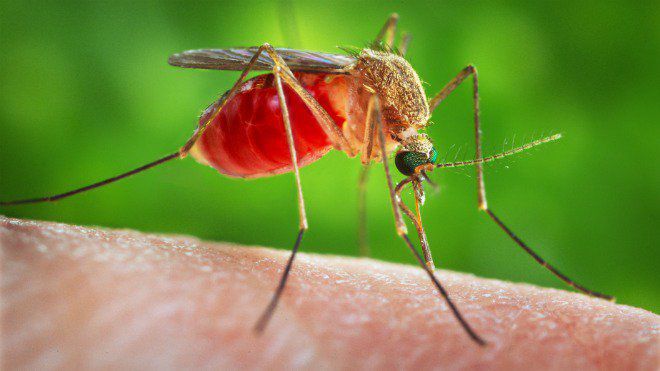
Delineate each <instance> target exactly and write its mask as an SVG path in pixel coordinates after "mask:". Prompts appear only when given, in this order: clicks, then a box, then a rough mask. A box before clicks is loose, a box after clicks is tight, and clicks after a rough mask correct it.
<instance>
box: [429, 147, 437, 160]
mask: <svg viewBox="0 0 660 371" xmlns="http://www.w3.org/2000/svg"><path fill="white" fill-rule="evenodd" d="M437 159H438V151H437V150H436V149H435V147H433V148H431V151H430V152H429V162H430V163H432V164H435V161H436V160H437Z"/></svg>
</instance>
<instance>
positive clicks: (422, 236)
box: [394, 177, 435, 270]
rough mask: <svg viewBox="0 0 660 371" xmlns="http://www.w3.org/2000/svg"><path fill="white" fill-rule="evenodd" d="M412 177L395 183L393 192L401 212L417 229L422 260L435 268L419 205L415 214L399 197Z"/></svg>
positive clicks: (432, 268)
mask: <svg viewBox="0 0 660 371" xmlns="http://www.w3.org/2000/svg"><path fill="white" fill-rule="evenodd" d="M412 181H413V178H412V177H408V178H406V179H404V180H402V181H401V182H399V184H397V185H396V187H395V188H394V193H395V194H396V200H397V204H398V205H399V207H400V208H401V210H402V211H403V213H404V214H405V215H406V216H407V217H408V218H409V219H410V220H411V221H412V222H413V224H414V225H415V229H417V235H418V236H419V242H420V243H421V245H422V253H423V254H424V261H425V263H426V266H427V267H429V268H430V269H431V270H435V264H434V263H433V255H431V249H430V248H429V242H428V239H427V238H426V232H425V231H424V227H423V226H422V218H421V217H420V215H419V207H418V208H417V212H418V213H417V215H415V213H413V212H412V210H410V208H409V207H408V206H407V205H406V204H405V203H404V202H403V199H402V198H401V192H402V191H403V187H405V186H406V185H407V184H408V183H410V182H412ZM415 202H416V205H418V204H417V202H418V201H417V199H416V198H415Z"/></svg>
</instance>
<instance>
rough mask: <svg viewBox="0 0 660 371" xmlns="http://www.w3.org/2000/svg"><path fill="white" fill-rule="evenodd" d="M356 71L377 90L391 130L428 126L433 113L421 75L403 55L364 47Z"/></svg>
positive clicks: (384, 117) (385, 119) (383, 112)
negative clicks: (430, 109)
mask: <svg viewBox="0 0 660 371" xmlns="http://www.w3.org/2000/svg"><path fill="white" fill-rule="evenodd" d="M355 73H357V74H358V75H360V76H361V77H362V78H363V80H364V83H365V85H367V86H369V87H370V88H371V89H373V90H374V91H375V92H376V94H378V98H379V99H380V101H381V107H382V115H383V119H384V121H385V122H386V123H387V125H388V126H389V128H390V130H391V131H394V132H396V131H404V130H406V129H407V128H410V127H412V128H414V129H422V128H424V127H425V126H426V124H427V122H428V120H429V116H430V112H429V106H428V103H427V101H426V93H425V92H424V88H423V87H422V82H421V80H420V79H419V76H418V75H417V73H416V72H415V70H414V69H413V68H412V66H411V65H410V63H408V61H406V60H405V59H404V58H403V57H401V56H399V55H396V54H393V53H388V52H381V51H375V50H371V49H364V50H362V52H361V53H360V55H359V56H358V61H357V63H356V64H355Z"/></svg>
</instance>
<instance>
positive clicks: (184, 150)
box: [0, 46, 265, 206]
mask: <svg viewBox="0 0 660 371" xmlns="http://www.w3.org/2000/svg"><path fill="white" fill-rule="evenodd" d="M264 48H265V47H263V46H262V47H261V48H259V50H258V51H257V53H255V54H254V56H253V57H252V59H251V60H250V62H249V63H248V65H247V67H246V68H245V70H243V73H241V76H240V77H239V78H238V80H237V81H236V83H234V86H232V88H231V89H230V90H229V92H228V93H227V94H225V95H224V96H223V97H222V99H221V100H220V102H219V103H218V104H216V108H215V111H214V112H213V114H211V116H210V117H209V119H208V120H206V122H204V123H203V124H202V125H200V126H198V127H197V129H196V130H195V132H194V133H193V135H192V136H191V137H190V139H188V141H187V142H186V143H185V144H184V145H183V147H181V148H180V149H179V150H178V151H177V152H175V153H172V154H169V155H167V156H165V157H163V158H160V159H158V160H155V161H153V162H150V163H148V164H146V165H142V166H140V167H138V168H136V169H133V170H130V171H127V172H125V173H122V174H119V175H117V176H114V177H112V178H108V179H105V180H102V181H100V182H96V183H93V184H90V185H87V186H84V187H81V188H78V189H74V190H71V191H67V192H64V193H60V194H56V195H53V196H46V197H37V198H29V199H24V200H16V201H0V206H9V205H20V204H30V203H40V202H52V201H58V200H61V199H63V198H67V197H70V196H73V195H76V194H79V193H83V192H86V191H90V190H92V189H96V188H99V187H103V186H105V185H108V184H110V183H114V182H116V181H118V180H121V179H124V178H127V177H129V176H131V175H135V174H138V173H141V172H143V171H145V170H148V169H151V168H152V167H155V166H158V165H161V164H163V163H165V162H169V161H171V160H174V159H177V158H184V157H186V156H187V155H188V152H189V151H190V149H191V148H192V146H193V145H194V144H195V142H196V141H197V139H199V137H200V136H201V135H202V133H204V130H206V128H207V126H208V125H209V124H210V123H211V122H213V120H214V119H215V118H216V117H217V115H218V114H219V113H220V111H221V110H222V107H224V105H225V102H227V101H228V100H229V98H231V96H232V95H233V94H234V93H235V92H236V90H237V89H238V87H239V86H240V84H241V83H242V82H243V80H245V77H246V76H247V74H248V72H250V70H251V69H252V67H253V66H254V64H255V62H256V60H257V58H259V55H260V54H261V53H262V52H263V49H264Z"/></svg>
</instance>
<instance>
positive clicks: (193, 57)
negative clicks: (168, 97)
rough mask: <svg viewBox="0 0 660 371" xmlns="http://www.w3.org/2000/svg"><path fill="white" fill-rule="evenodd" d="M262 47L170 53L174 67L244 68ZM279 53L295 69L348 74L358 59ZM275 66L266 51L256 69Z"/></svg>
mask: <svg viewBox="0 0 660 371" xmlns="http://www.w3.org/2000/svg"><path fill="white" fill-rule="evenodd" d="M258 49H259V48H257V47H252V48H243V49H199V50H187V51H185V52H182V53H178V54H174V55H172V56H170V58H169V60H168V62H169V64H171V65H172V66H178V67H184V68H199V69H205V70H225V71H242V70H244V69H245V67H247V64H248V63H249V62H250V59H252V57H253V56H254V54H255V53H256V52H257V50H258ZM275 51H276V52H277V54H279V55H280V57H282V59H284V61H285V62H286V64H287V65H288V66H289V68H291V70H292V71H305V72H324V73H337V74H345V73H347V72H346V71H345V70H344V67H346V66H348V65H350V64H352V63H354V62H355V61H356V59H355V58H354V57H352V56H350V55H343V54H328V53H320V52H309V51H302V50H295V49H286V48H277V49H275ZM272 68H273V60H272V59H271V58H270V56H269V55H268V54H267V53H265V52H262V53H261V55H260V56H259V58H258V59H257V61H256V62H255V64H254V67H253V68H252V69H253V70H261V71H268V70H271V69H272Z"/></svg>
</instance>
